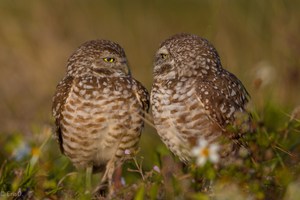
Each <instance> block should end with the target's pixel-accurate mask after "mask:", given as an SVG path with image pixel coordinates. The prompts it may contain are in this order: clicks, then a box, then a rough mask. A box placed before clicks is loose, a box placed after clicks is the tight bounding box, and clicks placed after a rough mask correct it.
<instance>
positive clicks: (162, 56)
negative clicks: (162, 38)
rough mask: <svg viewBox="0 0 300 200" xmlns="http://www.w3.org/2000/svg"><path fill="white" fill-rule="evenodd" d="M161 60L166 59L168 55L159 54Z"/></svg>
mask: <svg viewBox="0 0 300 200" xmlns="http://www.w3.org/2000/svg"><path fill="white" fill-rule="evenodd" d="M160 57H161V59H166V58H167V57H168V54H165V53H161V54H160Z"/></svg>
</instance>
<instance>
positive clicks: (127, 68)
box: [121, 59, 131, 75]
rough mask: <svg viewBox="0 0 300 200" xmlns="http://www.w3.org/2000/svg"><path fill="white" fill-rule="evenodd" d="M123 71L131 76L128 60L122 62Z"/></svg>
mask: <svg viewBox="0 0 300 200" xmlns="http://www.w3.org/2000/svg"><path fill="white" fill-rule="evenodd" d="M121 69H122V71H123V72H124V73H125V74H126V75H131V73H130V67H129V64H128V61H127V60H126V59H124V60H122V61H121Z"/></svg>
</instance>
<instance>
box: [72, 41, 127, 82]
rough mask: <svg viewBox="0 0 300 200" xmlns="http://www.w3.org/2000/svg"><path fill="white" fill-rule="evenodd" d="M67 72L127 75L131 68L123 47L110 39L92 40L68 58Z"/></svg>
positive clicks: (75, 73)
mask: <svg viewBox="0 0 300 200" xmlns="http://www.w3.org/2000/svg"><path fill="white" fill-rule="evenodd" d="M67 73H68V74H69V75H73V76H79V75H82V74H93V75H96V76H127V75H130V70H129V67H128V63H127V58H126V55H125V52H124V50H123V48H122V47H121V46H120V45H119V44H117V43H115V42H112V41H109V40H91V41H88V42H86V43H84V44H82V45H81V46H79V47H78V48H77V50H76V51H75V52H74V53H73V54H72V55H71V57H70V58H69V60H68V65H67Z"/></svg>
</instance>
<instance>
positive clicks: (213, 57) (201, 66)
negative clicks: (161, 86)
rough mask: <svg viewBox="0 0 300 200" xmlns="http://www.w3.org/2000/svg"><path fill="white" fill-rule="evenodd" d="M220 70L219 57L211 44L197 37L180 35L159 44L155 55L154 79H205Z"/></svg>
mask: <svg viewBox="0 0 300 200" xmlns="http://www.w3.org/2000/svg"><path fill="white" fill-rule="evenodd" d="M221 68H222V67H221V62H220V58H219V55H218V53H217V51H216V49H215V48H214V47H213V45H212V44H210V43H209V42H208V41H207V40H206V39H203V38H201V37H199V36H197V35H192V34H186V33H181V34H176V35H173V36H171V37H170V38H168V39H166V40H165V41H164V42H162V43H161V45H160V47H159V49H158V51H157V52H156V55H155V61H154V78H155V79H162V80H168V79H174V78H180V77H193V76H202V77H203V78H205V77H206V76H209V75H210V74H211V73H214V72H217V71H218V70H220V69H221Z"/></svg>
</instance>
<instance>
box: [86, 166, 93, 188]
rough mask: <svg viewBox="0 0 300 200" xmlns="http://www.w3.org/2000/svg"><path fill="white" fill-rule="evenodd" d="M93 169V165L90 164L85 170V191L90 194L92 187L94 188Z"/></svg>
mask: <svg viewBox="0 0 300 200" xmlns="http://www.w3.org/2000/svg"><path fill="white" fill-rule="evenodd" d="M92 171H93V167H92V166H89V167H87V168H86V172H85V193H86V194H89V193H91V188H92Z"/></svg>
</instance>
